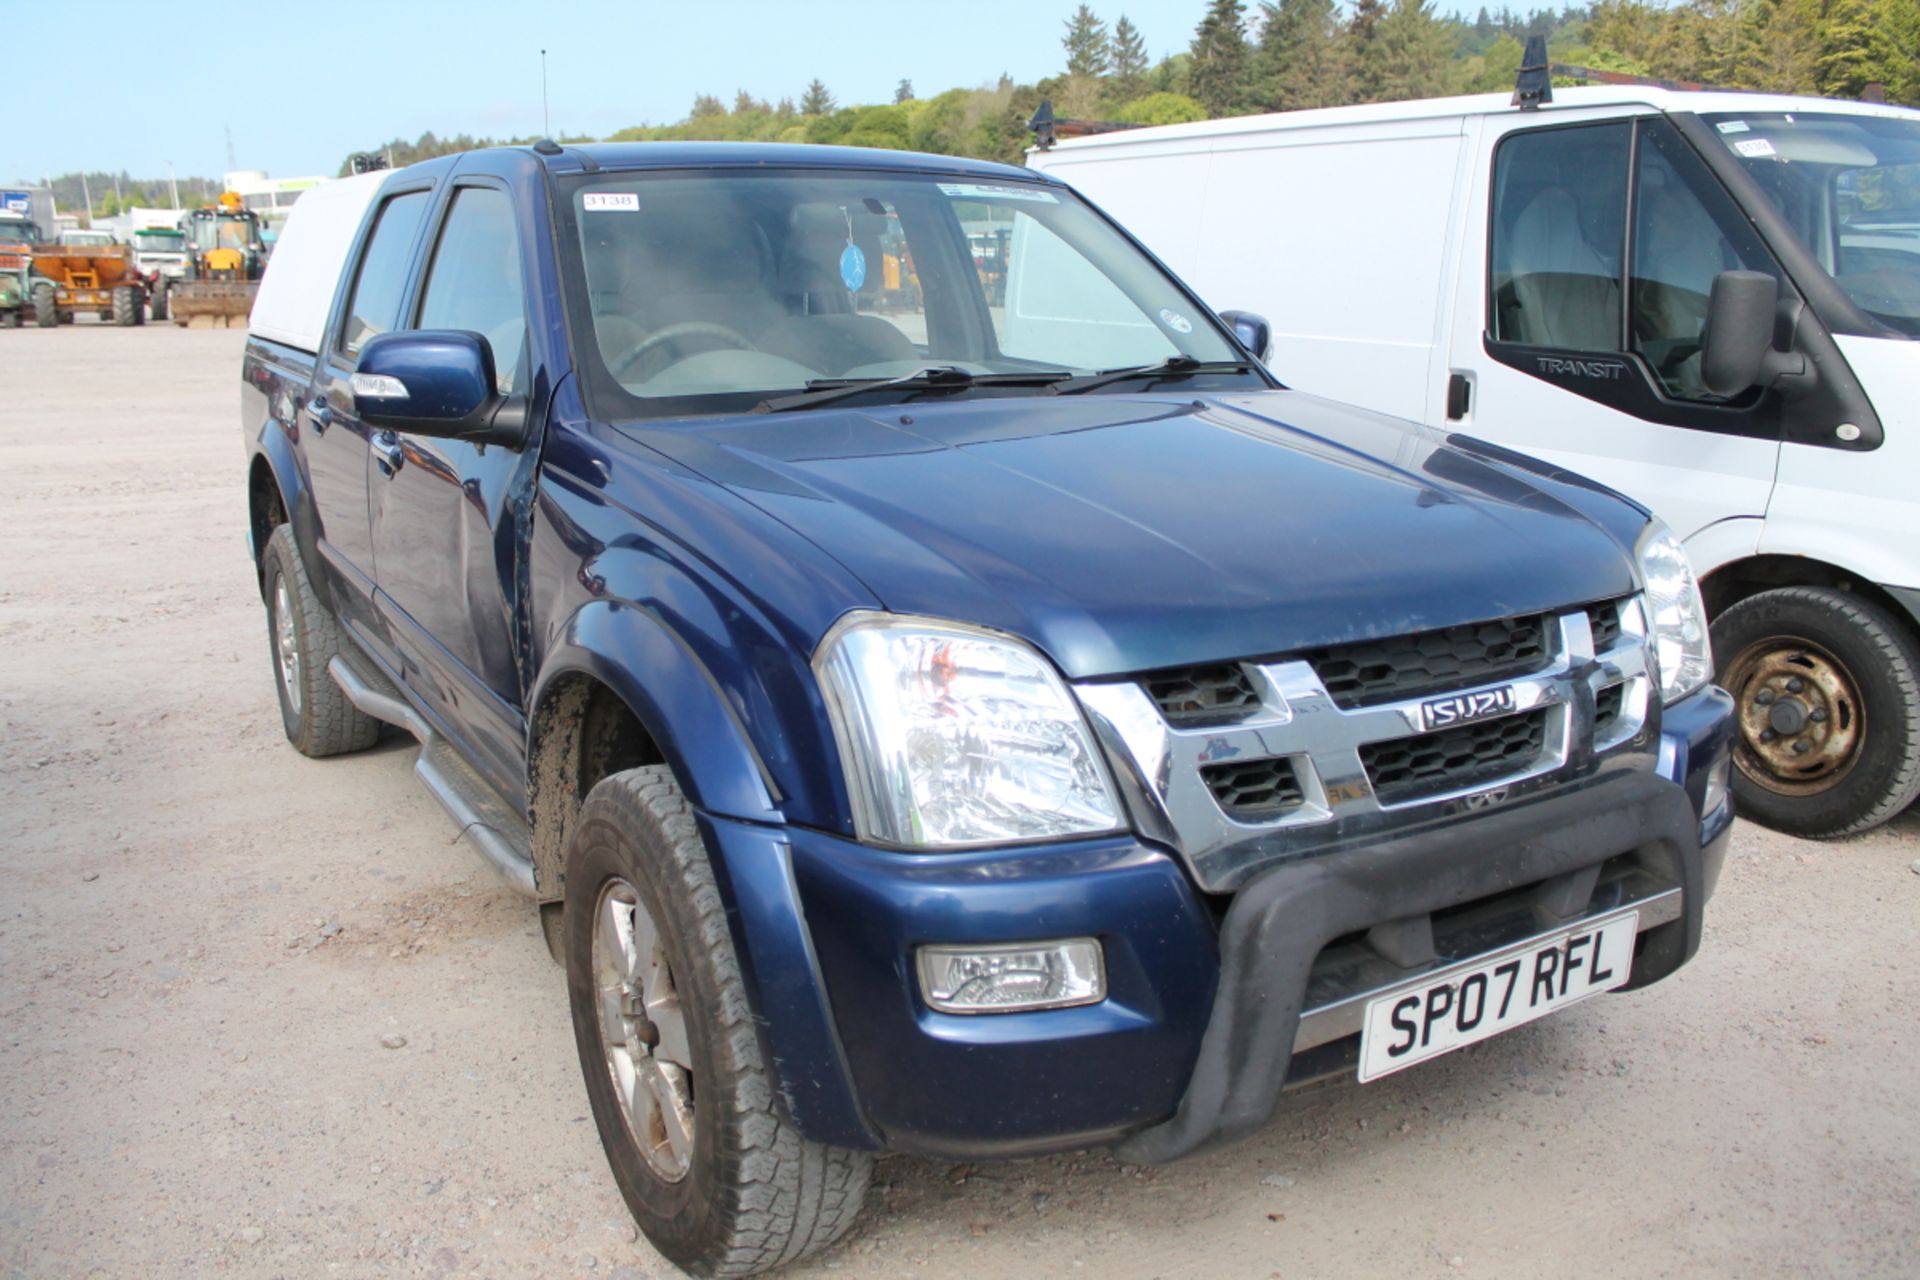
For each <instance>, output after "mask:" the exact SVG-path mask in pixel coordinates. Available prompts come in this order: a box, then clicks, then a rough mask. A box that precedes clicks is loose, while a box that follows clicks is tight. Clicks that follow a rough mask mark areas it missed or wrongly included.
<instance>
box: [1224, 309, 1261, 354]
mask: <svg viewBox="0 0 1920 1280" xmlns="http://www.w3.org/2000/svg"><path fill="white" fill-rule="evenodd" d="M1220 318H1221V319H1222V320H1224V321H1226V322H1227V327H1228V328H1230V329H1232V330H1233V336H1234V337H1235V338H1237V339H1239V341H1240V345H1241V346H1243V347H1245V348H1246V349H1247V353H1248V354H1249V355H1251V356H1252V357H1253V358H1254V359H1256V360H1265V359H1266V358H1267V348H1269V347H1271V346H1272V345H1273V326H1272V325H1270V324H1268V323H1267V318H1266V317H1265V316H1260V315H1255V314H1254V313H1253V312H1251V311H1222V312H1221V313H1220Z"/></svg>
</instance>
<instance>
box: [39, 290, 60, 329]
mask: <svg viewBox="0 0 1920 1280" xmlns="http://www.w3.org/2000/svg"><path fill="white" fill-rule="evenodd" d="M33 322H34V323H35V324H37V325H39V326H40V327H41V328H42V329H51V328H53V326H55V325H56V324H59V323H60V307H59V304H58V303H56V302H55V301H54V297H53V286H52V285H50V284H47V283H45V282H42V283H40V284H37V285H35V286H33Z"/></svg>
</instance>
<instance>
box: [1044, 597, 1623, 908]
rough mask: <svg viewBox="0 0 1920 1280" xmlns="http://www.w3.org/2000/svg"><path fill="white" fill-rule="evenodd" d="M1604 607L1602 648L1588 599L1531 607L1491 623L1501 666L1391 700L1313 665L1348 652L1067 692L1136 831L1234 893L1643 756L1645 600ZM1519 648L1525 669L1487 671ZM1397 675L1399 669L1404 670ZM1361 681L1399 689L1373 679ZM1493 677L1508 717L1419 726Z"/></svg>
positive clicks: (1487, 648) (1205, 880)
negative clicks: (1562, 606)
mask: <svg viewBox="0 0 1920 1280" xmlns="http://www.w3.org/2000/svg"><path fill="white" fill-rule="evenodd" d="M1597 609H1598V611H1599V619H1598V620H1599V621H1600V622H1601V624H1602V629H1601V632H1600V638H1604V637H1605V636H1606V635H1608V634H1609V632H1608V630H1607V626H1608V625H1609V624H1608V615H1611V618H1612V621H1613V623H1614V624H1617V628H1618V630H1617V632H1614V633H1613V634H1614V635H1615V642H1614V643H1613V644H1611V645H1610V646H1608V647H1607V648H1606V649H1605V650H1601V649H1600V647H1599V646H1598V645H1597V644H1596V643H1595V641H1596V634H1595V625H1594V619H1595V611H1594V610H1590V609H1589V608H1588V607H1585V606H1574V607H1571V608H1569V609H1567V610H1565V611H1562V612H1559V613H1554V614H1545V615H1537V616H1535V617H1534V619H1533V620H1532V621H1531V622H1529V621H1528V620H1527V619H1522V620H1521V622H1522V623H1523V624H1525V625H1520V626H1513V627H1509V626H1506V625H1505V624H1501V625H1500V626H1499V628H1498V630H1497V632H1496V633H1495V635H1494V638H1495V639H1496V640H1498V641H1500V642H1501V643H1500V644H1497V645H1495V644H1482V645H1481V646H1480V652H1482V653H1488V652H1492V653H1495V654H1497V655H1499V657H1498V658H1497V660H1496V662H1495V663H1494V665H1492V666H1486V665H1482V666H1481V667H1480V668H1478V669H1477V670H1476V671H1475V672H1474V673H1473V674H1471V675H1468V676H1464V677H1462V678H1460V679H1459V680H1458V681H1457V682H1456V683H1453V684H1450V685H1447V686H1445V687H1443V688H1438V689H1435V688H1429V687H1426V686H1425V678H1423V679H1422V680H1421V681H1418V682H1413V683H1396V684H1394V685H1393V686H1392V687H1396V688H1401V689H1406V688H1412V689H1414V690H1416V691H1417V692H1415V693H1412V694H1405V695H1403V696H1400V697H1396V698H1393V699H1390V700H1387V701H1372V700H1369V699H1368V697H1367V695H1364V694H1363V695H1360V697H1359V698H1358V700H1357V701H1356V699H1355V698H1354V697H1353V696H1352V692H1353V688H1354V686H1348V687H1347V689H1346V692H1347V694H1348V696H1347V697H1345V698H1343V697H1342V696H1337V695H1336V694H1335V692H1334V690H1333V687H1332V686H1331V685H1330V683H1329V682H1328V680H1327V678H1326V677H1327V674H1328V673H1329V672H1332V673H1333V674H1336V675H1337V674H1339V672H1338V671H1337V670H1335V669H1333V668H1327V669H1325V670H1322V669H1319V668H1316V665H1315V660H1316V659H1318V660H1319V661H1321V662H1322V663H1324V662H1325V660H1326V657H1327V655H1329V654H1334V655H1335V656H1339V653H1340V651H1339V650H1336V649H1331V648H1329V649H1323V650H1319V651H1316V652H1315V653H1313V654H1302V655H1295V656H1292V657H1288V658H1283V659H1269V660H1263V661H1246V662H1240V663H1220V664H1215V665H1213V666H1211V667H1205V668H1192V669H1182V670H1181V671H1179V672H1156V673H1152V674H1150V675H1147V676H1136V677H1130V678H1125V679H1112V680H1101V681H1087V682H1083V683H1079V684H1076V685H1075V686H1074V692H1075V694H1076V696H1077V697H1078V698H1079V700H1080V703H1081V706H1082V707H1083V708H1085V710H1086V711H1087V714H1088V718H1089V720H1090V722H1091V723H1092V725H1093V727H1094V730H1095V732H1096V733H1097V734H1098V735H1099V737H1100V740H1101V743H1102V746H1103V748H1104V749H1105V751H1106V753H1107V756H1108V758H1109V760H1110V761H1112V763H1113V765H1114V773H1115V777H1116V780H1117V781H1118V782H1119V784H1120V787H1121V790H1122V792H1123V793H1124V795H1125V798H1126V802H1127V806H1128V809H1129V811H1130V813H1131V814H1132V816H1133V819H1134V822H1135V825H1136V827H1137V828H1138V829H1139V830H1140V832H1141V833H1142V834H1143V835H1145V836H1147V837H1149V838H1151V839H1154V840H1158V841H1161V842H1163V843H1165V844H1167V845H1169V846H1171V847H1173V848H1175V849H1177V850H1178V851H1179V852H1180V854H1181V856H1182V857H1184V858H1185V859H1186V861H1187V863H1188V865H1189V867H1190V868H1191V869H1192V871H1193V874H1194V878H1195V879H1196V880H1197V881H1198V882H1199V884H1200V885H1201V887H1202V888H1204V889H1206V890H1208V891H1209V892H1231V891H1232V890H1233V889H1235V888H1237V887H1239V885H1241V884H1243V883H1245V881H1246V880H1247V879H1249V878H1250V877H1252V876H1253V875H1255V874H1257V873H1258V872H1259V871H1260V870H1261V869H1262V868H1264V867H1266V866H1268V865H1270V864H1272V863H1274V862H1277V861H1281V860H1284V859H1290V858H1298V857H1305V856H1311V855H1313V854H1316V853H1322V852H1325V851H1327V850H1329V849H1334V848H1340V847H1344V846H1346V845H1350V844H1356V843H1362V842H1366V841H1371V840H1376V839H1379V838H1380V837H1381V836H1382V835H1383V834H1391V833H1392V832H1393V831H1394V830H1395V829H1396V828H1398V827H1402V826H1405V825H1408V824H1410V823H1414V822H1421V821H1425V820H1426V819H1427V818H1428V817H1429V816H1430V815H1434V814H1436V813H1438V814H1451V813H1452V812H1454V810H1453V809H1449V808H1447V807H1446V806H1449V805H1458V806H1459V807H1461V808H1465V807H1468V806H1472V807H1483V806H1484V805H1487V804H1498V803H1504V802H1507V801H1510V800H1515V799H1518V798H1521V797H1524V796H1526V795H1528V794H1531V793H1532V792H1534V791H1538V790H1543V789H1547V788H1551V787H1555V786H1560V785H1563V784H1565V783H1566V782H1568V781H1571V780H1573V779H1575V778H1577V777H1580V776H1584V774H1585V773H1586V772H1590V771H1592V770H1593V769H1595V768H1597V767H1599V763H1598V762H1600V761H1602V760H1613V759H1614V758H1615V757H1616V756H1626V757H1628V758H1630V759H1631V760H1632V767H1636V768H1651V767H1652V750H1651V747H1650V745H1649V743H1650V739H1649V737H1648V731H1649V730H1650V729H1651V728H1653V727H1655V726H1656V725H1657V719H1658V714H1659V699H1658V697H1656V696H1654V693H1653V689H1654V686H1653V673H1654V670H1655V668H1654V659H1653V655H1652V652H1651V650H1650V649H1649V648H1648V647H1647V643H1646V624H1645V615H1644V610H1643V606H1642V605H1641V604H1640V602H1639V600H1638V599H1637V598H1629V599H1627V600H1624V601H1620V602H1616V603H1615V604H1614V605H1613V606H1610V607H1609V606H1598V607H1597ZM1479 625H1481V624H1475V627H1478V626H1479ZM1475 627H1470V628H1466V629H1464V630H1473V629H1475ZM1461 630H1463V629H1462V628H1449V629H1448V631H1453V632H1457V631H1461ZM1530 630H1531V632H1533V633H1534V636H1533V638H1532V639H1529V637H1528V633H1529V631H1530ZM1421 634H1422V635H1428V636H1431V635H1435V634H1444V633H1435V632H1426V633H1421ZM1509 641H1510V642H1511V643H1509ZM1533 645H1538V646H1539V647H1540V657H1539V658H1538V659H1537V660H1536V659H1535V658H1533V657H1532V656H1530V653H1529V651H1530V647H1531V646H1533ZM1418 647H1419V646H1417V645H1416V648H1418ZM1343 648H1345V649H1348V650H1351V648H1352V647H1351V646H1344V647H1343ZM1382 648H1383V649H1394V648H1395V646H1392V645H1388V644H1386V643H1385V642H1383V643H1382ZM1422 652H1431V651H1428V650H1422ZM1454 652H1455V653H1458V649H1455V650H1454ZM1470 656H1471V655H1470ZM1352 659H1353V655H1352V653H1351V652H1349V653H1348V654H1347V655H1346V660H1348V661H1352ZM1509 659H1511V660H1514V661H1524V662H1527V663H1529V664H1532V666H1531V669H1530V670H1528V671H1527V672H1525V673H1524V674H1521V675H1518V676H1511V675H1498V674H1497V675H1495V676H1494V677H1493V678H1491V679H1488V678H1483V677H1484V675H1485V672H1486V671H1488V670H1494V671H1496V672H1498V671H1500V670H1502V669H1503V668H1504V663H1505V662H1506V661H1508V660H1509ZM1423 661H1425V659H1423ZM1404 670H1405V668H1396V672H1397V673H1398V672H1403V671H1404ZM1426 670H1427V671H1428V672H1429V674H1431V672H1432V671H1433V667H1432V666H1431V665H1429V666H1428V667H1427V668H1426ZM1227 671H1232V672H1234V673H1236V674H1235V676H1234V677H1233V678H1228V677H1227V676H1226V675H1225V673H1226V672H1227ZM1397 673H1396V674H1394V675H1393V676H1392V677H1391V679H1392V680H1394V681H1396V682H1398V681H1402V680H1403V679H1404V677H1403V676H1402V675H1401V674H1397ZM1202 674H1204V679H1202V678H1201V676H1202ZM1176 677H1177V680H1178V681H1184V682H1185V683H1184V685H1180V686H1179V687H1178V688H1177V690H1170V688H1169V685H1168V684H1166V683H1164V682H1165V681H1167V680H1169V679H1170V678H1176ZM1368 687H1369V688H1370V689H1371V690H1374V691H1378V690H1381V689H1384V688H1387V687H1389V686H1388V685H1387V684H1386V683H1384V682H1383V680H1380V679H1377V680H1375V681H1373V682H1372V684H1371V685H1370V686H1368ZM1501 689H1504V690H1506V691H1508V692H1509V693H1510V694H1511V710H1510V711H1508V712H1505V713H1503V714H1501V715H1499V716H1495V717H1489V718H1487V719H1484V720H1474V721H1469V722H1468V724H1466V725H1464V726H1449V727H1448V728H1447V729H1444V730H1438V731H1436V730H1431V729H1429V727H1428V726H1427V724H1426V723H1425V717H1424V715H1423V712H1422V705H1423V702H1425V701H1426V700H1427V699H1429V698H1432V697H1434V696H1437V695H1445V696H1449V697H1450V696H1452V695H1456V694H1468V693H1475V692H1483V691H1492V690H1501ZM1222 690H1225V691H1227V692H1226V693H1222V692H1219V691H1222ZM1170 693H1171V694H1172V696H1169V695H1170ZM1504 700H1505V699H1504V697H1503V701H1504ZM1349 703H1352V704H1353V705H1348V704H1349ZM1188 717H1199V718H1198V719H1192V718H1188ZM1453 734H1459V735H1460V736H1458V737H1453V736H1449V735H1453ZM1614 767H1617V766H1614Z"/></svg>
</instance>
